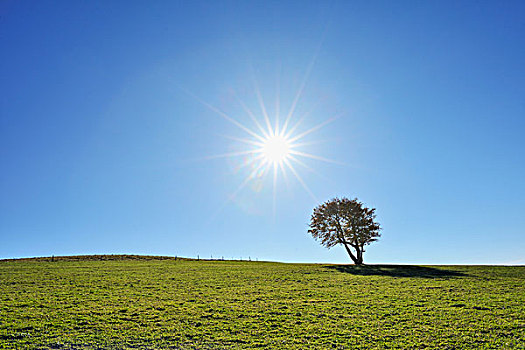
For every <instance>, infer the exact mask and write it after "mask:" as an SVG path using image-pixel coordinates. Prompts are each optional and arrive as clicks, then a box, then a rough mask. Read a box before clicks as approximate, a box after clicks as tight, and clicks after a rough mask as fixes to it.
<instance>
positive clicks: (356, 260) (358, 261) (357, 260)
mask: <svg viewBox="0 0 525 350" xmlns="http://www.w3.org/2000/svg"><path fill="white" fill-rule="evenodd" d="M343 245H344V246H345V249H346V252H347V253H348V255H349V256H350V258H351V259H352V260H353V261H354V264H356V265H361V264H363V255H362V253H361V252H360V251H359V249H356V251H357V257H356V256H355V255H354V254H353V253H352V250H351V249H350V247H348V244H346V243H343Z"/></svg>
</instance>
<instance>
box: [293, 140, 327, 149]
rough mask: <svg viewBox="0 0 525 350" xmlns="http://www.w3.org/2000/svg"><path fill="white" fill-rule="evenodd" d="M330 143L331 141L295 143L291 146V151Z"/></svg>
mask: <svg viewBox="0 0 525 350" xmlns="http://www.w3.org/2000/svg"><path fill="white" fill-rule="evenodd" d="M327 142H330V140H314V141H308V142H293V143H291V144H290V148H291V149H295V148H299V147H305V146H312V145H321V144H323V143H327Z"/></svg>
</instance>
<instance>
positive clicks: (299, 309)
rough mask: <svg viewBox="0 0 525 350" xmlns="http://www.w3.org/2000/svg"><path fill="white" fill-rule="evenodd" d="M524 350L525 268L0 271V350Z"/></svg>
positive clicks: (228, 266) (112, 262) (8, 267)
mask: <svg viewBox="0 0 525 350" xmlns="http://www.w3.org/2000/svg"><path fill="white" fill-rule="evenodd" d="M21 348H23V349H26V348H27V349H252V348H271V349H316V348H318V349H329V348H334V349H353V348H356V349H390V348H399V349H421V348H435V349H476V348H481V349H513V348H516V349H524V348H525V267H523V266H516V267H504V266H394V265H382V266H378V265H373V266H365V267H354V266H347V265H322V264H282V263H270V262H246V261H245V262H239V261H192V260H185V259H176V260H175V259H173V258H166V257H138V256H85V257H82V258H79V257H67V258H53V259H51V258H41V259H25V260H10V261H7V260H4V261H0V349H21Z"/></svg>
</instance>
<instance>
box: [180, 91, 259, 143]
mask: <svg viewBox="0 0 525 350" xmlns="http://www.w3.org/2000/svg"><path fill="white" fill-rule="evenodd" d="M181 89H182V90H183V91H185V92H186V93H187V94H189V95H190V96H191V97H193V98H194V99H196V100H197V101H199V102H200V103H201V104H202V105H204V106H206V107H208V108H209V109H210V110H212V111H213V112H215V113H217V114H218V115H220V116H221V117H223V118H224V119H226V120H227V121H229V122H230V123H232V124H234V125H235V126H237V127H239V128H241V129H242V130H244V131H246V132H247V133H248V134H250V135H252V136H253V137H255V138H257V139H259V140H261V141H263V142H264V137H262V136H260V135H258V134H257V133H256V132H254V131H252V130H251V129H249V128H247V127H246V126H244V125H243V124H241V123H240V122H238V121H237V120H235V119H234V118H232V117H230V116H229V115H227V114H226V113H224V112H223V111H221V110H220V109H218V108H217V107H215V106H213V105H211V104H209V103H208V102H206V101H204V100H203V99H201V98H199V97H198V96H197V95H195V94H193V93H192V92H190V91H188V90H186V89H183V88H181Z"/></svg>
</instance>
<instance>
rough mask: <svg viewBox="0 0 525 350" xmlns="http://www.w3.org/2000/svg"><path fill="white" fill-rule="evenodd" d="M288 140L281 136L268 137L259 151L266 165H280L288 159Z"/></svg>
mask: <svg viewBox="0 0 525 350" xmlns="http://www.w3.org/2000/svg"><path fill="white" fill-rule="evenodd" d="M290 146H291V145H290V140H289V139H288V138H286V137H285V136H283V135H273V136H268V137H267V138H266V139H265V140H264V142H263V143H262V145H261V148H260V151H261V153H262V155H263V159H264V160H265V161H266V162H267V163H271V164H282V163H283V162H284V161H286V160H287V159H289V157H290V150H291V149H290V148H291V147H290Z"/></svg>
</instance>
